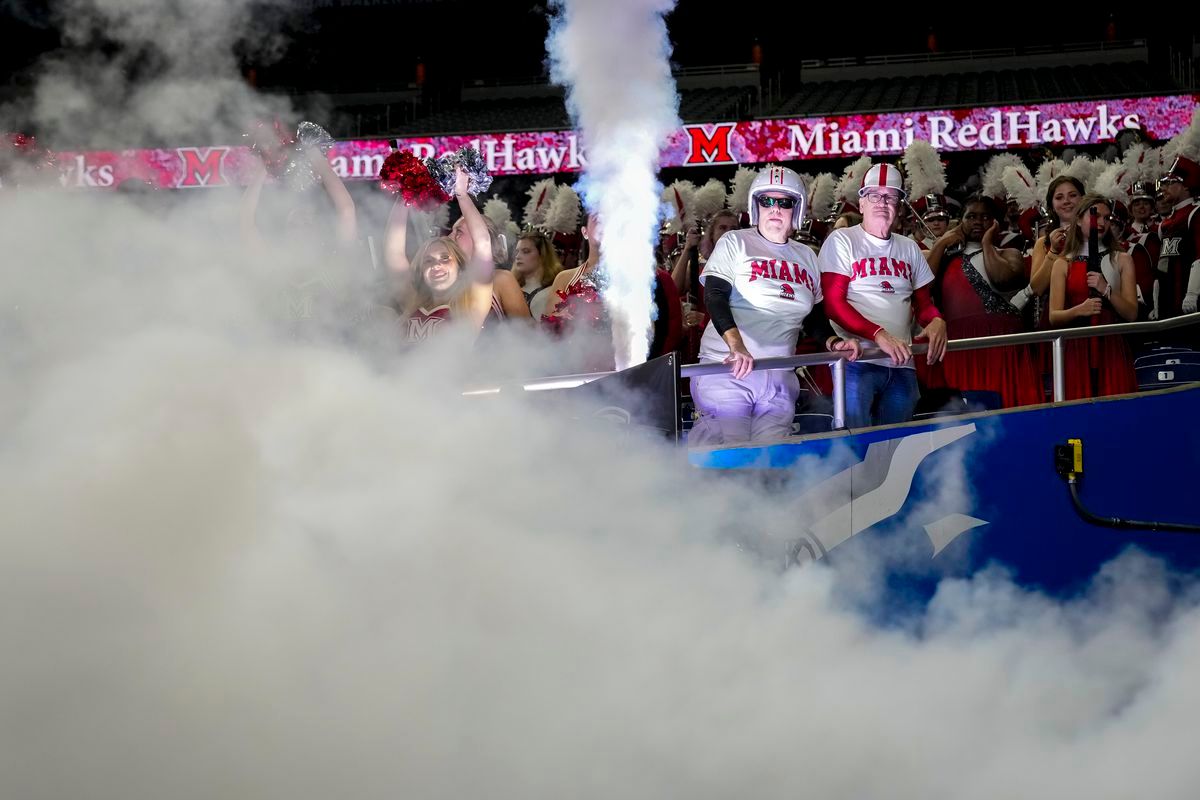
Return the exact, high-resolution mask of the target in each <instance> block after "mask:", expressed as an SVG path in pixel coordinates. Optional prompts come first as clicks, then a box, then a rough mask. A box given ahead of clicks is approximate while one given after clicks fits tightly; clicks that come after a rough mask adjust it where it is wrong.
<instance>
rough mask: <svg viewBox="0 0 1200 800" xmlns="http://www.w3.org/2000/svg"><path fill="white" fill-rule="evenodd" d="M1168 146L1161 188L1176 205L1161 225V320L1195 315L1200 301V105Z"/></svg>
mask: <svg viewBox="0 0 1200 800" xmlns="http://www.w3.org/2000/svg"><path fill="white" fill-rule="evenodd" d="M1164 150H1166V151H1167V152H1168V153H1169V152H1171V151H1174V153H1175V157H1174V159H1173V160H1172V161H1171V162H1170V164H1171V165H1170V167H1169V168H1168V169H1167V171H1166V172H1165V173H1164V174H1163V176H1162V177H1161V178H1159V179H1158V190H1159V191H1160V192H1161V193H1162V195H1163V197H1164V198H1166V200H1167V201H1168V202H1170V203H1171V213H1170V215H1169V216H1168V217H1167V218H1166V219H1164V220H1163V221H1162V224H1161V225H1159V228H1158V238H1159V241H1160V242H1161V249H1160V250H1159V256H1158V281H1157V286H1158V292H1157V302H1156V303H1155V308H1156V309H1157V310H1158V318H1159V319H1167V318H1168V317H1177V316H1179V315H1180V314H1191V313H1192V312H1194V311H1196V308H1197V301H1198V300H1200V214H1197V211H1200V205H1198V204H1197V203H1196V195H1197V193H1200V107H1197V108H1196V110H1195V111H1193V112H1192V122H1191V124H1190V125H1189V126H1188V127H1187V130H1185V131H1184V132H1183V133H1181V134H1179V135H1178V136H1176V137H1175V138H1174V139H1172V140H1171V141H1170V142H1169V143H1168V144H1167V145H1165V146H1164Z"/></svg>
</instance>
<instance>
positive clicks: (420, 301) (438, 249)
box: [384, 167, 528, 341]
mask: <svg viewBox="0 0 1200 800" xmlns="http://www.w3.org/2000/svg"><path fill="white" fill-rule="evenodd" d="M455 172H456V175H455V178H456V180H455V185H454V197H455V199H456V200H457V201H458V205H459V209H460V210H461V211H462V218H463V225H462V228H461V231H462V234H460V237H459V241H469V242H470V250H471V252H470V254H468V253H467V252H465V251H464V249H463V248H462V247H460V246H459V244H458V242H456V241H455V240H454V239H453V238H451V237H449V236H440V237H437V238H434V239H430V240H429V241H427V242H425V243H423V244H422V245H421V246H420V247H418V248H417V252H416V253H415V254H414V255H413V258H412V260H411V261H410V260H409V258H408V253H407V230H408V206H406V205H405V204H404V202H403V201H402V200H401V201H398V202H397V203H396V205H395V206H394V207H393V208H392V213H391V216H390V217H389V219H388V229H387V239H386V243H385V252H384V255H385V259H386V262H387V265H388V267H389V269H390V270H391V272H392V274H393V275H394V276H395V278H396V292H395V299H394V302H393V306H392V307H393V309H394V310H395V311H396V312H397V314H398V315H399V318H400V325H401V333H402V336H403V337H404V338H405V339H406V340H408V341H420V340H424V339H427V338H429V337H430V336H431V335H433V334H434V333H436V332H437V331H438V330H440V329H441V328H442V327H443V326H445V325H446V324H447V323H448V322H455V323H461V324H462V325H464V326H465V327H466V328H468V329H469V330H472V331H475V332H478V331H480V330H482V328H483V327H484V325H485V323H486V322H487V321H488V319H489V318H491V319H502V318H503V317H504V310H503V307H502V306H501V303H500V301H499V299H498V298H497V297H496V295H495V293H494V287H493V280H494V278H495V276H496V274H498V273H497V270H496V265H495V261H494V260H493V258H492V237H491V235H490V233H489V231H488V227H487V224H486V220H485V218H484V216H483V214H481V213H480V212H479V209H478V208H477V207H476V206H475V201H474V200H473V199H472V198H471V196H470V194H468V193H467V185H468V177H467V173H466V172H465V171H464V170H463V169H462V168H461V167H459V168H457V169H456V171H455ZM503 274H507V273H503ZM509 277H510V278H511V277H512V276H511V275H509ZM514 283H515V281H514ZM517 291H518V293H519V292H520V289H519V288H518V289H517ZM526 313H527V314H528V310H526Z"/></svg>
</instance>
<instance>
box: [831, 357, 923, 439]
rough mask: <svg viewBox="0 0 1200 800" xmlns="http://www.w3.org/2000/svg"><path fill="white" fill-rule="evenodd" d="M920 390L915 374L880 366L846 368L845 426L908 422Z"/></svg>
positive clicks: (860, 426)
mask: <svg viewBox="0 0 1200 800" xmlns="http://www.w3.org/2000/svg"><path fill="white" fill-rule="evenodd" d="M920 397H921V391H920V389H918V388H917V371H916V370H914V369H907V368H905V367H885V366H881V365H879V364H847V365H846V427H848V428H866V427H867V426H869V425H891V424H892V423H895V422H908V421H909V420H910V419H912V415H913V411H914V410H916V407H917V400H919V399H920Z"/></svg>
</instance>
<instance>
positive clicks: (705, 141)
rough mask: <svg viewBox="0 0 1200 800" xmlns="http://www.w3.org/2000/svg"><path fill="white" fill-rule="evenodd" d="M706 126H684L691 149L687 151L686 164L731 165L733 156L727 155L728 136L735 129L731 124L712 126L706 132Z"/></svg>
mask: <svg viewBox="0 0 1200 800" xmlns="http://www.w3.org/2000/svg"><path fill="white" fill-rule="evenodd" d="M708 127H709V126H708V125H685V126H684V128H683V129H684V130H685V131H687V135H688V140H689V142H690V144H691V147H690V148H689V149H688V157H687V161H685V162H683V163H684V164H685V165H686V164H732V163H733V156H732V155H730V153H729V136H730V134H732V133H733V130H734V128H736V127H737V125H735V124H734V123H732V122H725V123H722V124H720V125H713V126H712V131H711V132H710V131H708V130H707V128H708Z"/></svg>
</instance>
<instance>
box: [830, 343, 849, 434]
mask: <svg viewBox="0 0 1200 800" xmlns="http://www.w3.org/2000/svg"><path fill="white" fill-rule="evenodd" d="M829 367H830V369H831V370H832V371H833V429H834V430H835V431H836V430H838V429H839V428H844V427H846V360H845V359H843V358H838V359H834V362H833V363H832V364H830V365H829Z"/></svg>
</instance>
